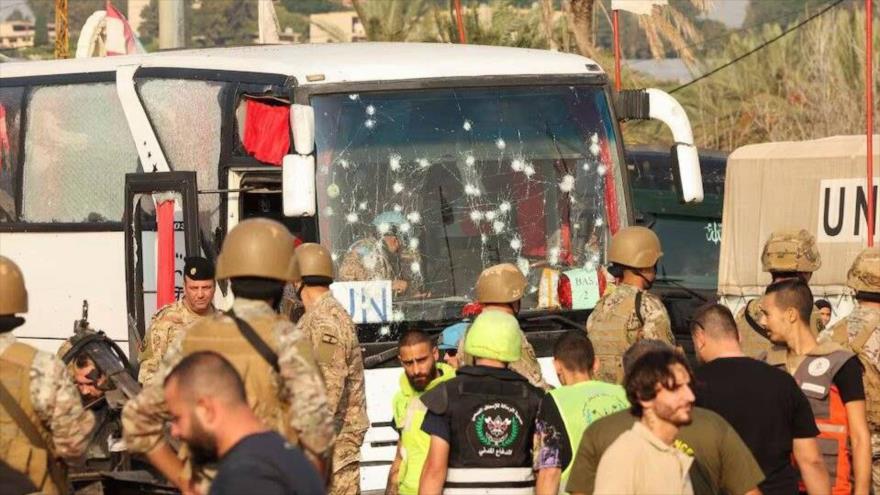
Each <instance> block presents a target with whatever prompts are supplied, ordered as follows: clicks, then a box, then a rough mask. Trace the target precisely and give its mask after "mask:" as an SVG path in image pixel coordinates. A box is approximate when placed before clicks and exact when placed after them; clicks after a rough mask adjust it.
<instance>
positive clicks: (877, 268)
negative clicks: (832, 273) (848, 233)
mask: <svg viewBox="0 0 880 495" xmlns="http://www.w3.org/2000/svg"><path fill="white" fill-rule="evenodd" d="M846 285H848V286H850V287H851V288H853V290H855V291H856V292H872V293H874V294H880V248H876V247H874V248H868V249H865V250H864V251H862V252H861V253H859V255H858V256H856V260H855V261H853V264H852V266H851V267H850V269H849V272H847V274H846Z"/></svg>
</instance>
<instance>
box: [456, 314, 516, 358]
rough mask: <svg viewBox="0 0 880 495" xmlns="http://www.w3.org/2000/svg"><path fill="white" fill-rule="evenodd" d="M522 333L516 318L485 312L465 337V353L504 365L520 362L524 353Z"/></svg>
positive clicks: (475, 321)
mask: <svg viewBox="0 0 880 495" xmlns="http://www.w3.org/2000/svg"><path fill="white" fill-rule="evenodd" d="M521 333H522V331H521V330H520V328H519V322H518V321H517V320H516V318H515V317H513V316H512V315H509V314H507V313H504V312H501V311H485V312H483V313H482V314H480V316H478V317H477V318H476V319H475V320H474V322H473V324H471V327H470V328H469V329H468V331H467V334H465V337H464V352H466V353H468V354H470V355H471V356H474V357H481V358H486V359H495V360H498V361H502V362H504V363H512V362H514V361H518V360H519V358H520V355H521V353H522V350H521V346H522V336H521Z"/></svg>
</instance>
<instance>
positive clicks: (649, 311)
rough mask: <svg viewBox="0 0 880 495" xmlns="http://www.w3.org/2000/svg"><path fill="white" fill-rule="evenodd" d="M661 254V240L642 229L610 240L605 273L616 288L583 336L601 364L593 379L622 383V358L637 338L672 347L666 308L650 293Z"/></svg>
mask: <svg viewBox="0 0 880 495" xmlns="http://www.w3.org/2000/svg"><path fill="white" fill-rule="evenodd" d="M661 256H663V251H662V250H661V247H660V239H658V238H657V234H655V233H654V232H653V231H651V230H650V229H647V228H645V227H626V228H624V229H621V230H620V232H618V233H617V234H615V235H614V237H613V238H612V239H611V247H610V249H609V250H608V261H609V262H610V263H611V266H609V267H608V273H610V274H611V275H612V276H613V277H614V278H615V279H616V280H617V282H618V285H617V287H616V288H615V289H614V291H612V292H609V293H606V294H605V295H604V296H602V298H601V299H599V302H598V303H596V307H595V308H594V309H593V312H592V313H590V317H589V318H588V319H587V335H588V336H589V337H590V340H591V341H592V342H593V346H594V347H595V350H596V358H597V359H598V360H599V371H598V373H597V379H599V380H602V381H606V382H611V383H620V382H622V381H623V363H622V361H621V356H623V353H624V352H625V351H626V350H627V349H628V348H629V347H630V346H631V345H632V344H634V343H636V342H638V341H639V340H641V339H657V340H661V341H663V342H667V343H669V344H675V337H674V336H673V335H672V324H671V323H670V322H669V315H668V314H667V313H666V307H664V306H663V302H662V301H660V298H658V297H657V296H655V295H653V294H651V293H650V292H648V289H650V288H651V285H653V283H654V279H655V278H656V277H657V268H656V267H657V261H659V260H660V257H661Z"/></svg>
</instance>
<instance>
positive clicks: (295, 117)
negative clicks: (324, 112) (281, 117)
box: [290, 104, 315, 155]
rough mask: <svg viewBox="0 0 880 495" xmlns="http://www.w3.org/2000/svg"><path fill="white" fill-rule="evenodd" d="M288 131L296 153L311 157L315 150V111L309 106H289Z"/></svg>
mask: <svg viewBox="0 0 880 495" xmlns="http://www.w3.org/2000/svg"><path fill="white" fill-rule="evenodd" d="M290 130H291V132H292V133H293V148H294V149H295V150H296V152H297V153H298V154H300V155H311V154H312V152H313V151H314V150H315V109H313V108H312V107H310V106H309V105H299V104H293V105H291V106H290Z"/></svg>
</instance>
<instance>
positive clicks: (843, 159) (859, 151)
mask: <svg viewBox="0 0 880 495" xmlns="http://www.w3.org/2000/svg"><path fill="white" fill-rule="evenodd" d="M878 150H880V136H877V135H875V136H874V160H878V154H877V153H878ZM866 152H867V143H866V142H865V137H864V136H835V137H829V138H824V139H817V140H813V141H799V142H784V143H764V144H757V145H750V146H744V147H742V148H739V149H737V150H736V151H734V152H733V153H732V154H731V155H730V158H729V160H728V164H727V176H726V179H725V197H724V212H723V220H722V224H723V226H724V228H723V233H722V238H721V256H720V260H719V273H718V293H719V296H720V297H721V298H722V299H723V300H726V302H728V303H729V305H731V306H739V305H741V304H743V303H744V302H745V300H747V299H751V298H754V297H758V296H760V295H761V294H763V293H764V288H765V287H766V286H767V285H768V284H769V283H770V274H769V273H766V272H764V271H763V270H762V266H761V252H762V249H763V246H764V243H765V242H766V241H767V239H768V237H769V236H770V234H771V233H772V232H774V231H777V230H783V229H806V230H807V231H809V232H810V233H811V234H813V235H814V236H815V237H816V242H817V245H818V248H819V254H820V256H821V259H822V266H821V267H820V268H819V270H818V271H816V272H814V273H813V276H812V278H811V279H810V287H811V289H812V290H813V295H814V296H815V297H824V298H826V299H829V300H830V301H831V303H832V304H833V305H835V314H846V312H847V308H848V307H849V306H851V305H852V301H851V298H850V295H849V292H850V291H849V289H847V287H846V273H847V270H848V269H849V266H850V264H851V263H852V261H853V260H854V259H855V257H856V255H857V254H858V253H859V251H861V250H862V249H863V248H864V246H865V245H866V243H867V194H866V183H867V181H866V177H865V160H866ZM875 173H876V172H875ZM878 182H880V177H878V176H877V175H875V176H874V179H873V183H874V191H877V183H878ZM875 194H876V193H875ZM875 225H876V216H875ZM874 232H875V234H874V235H875V242H876V240H877V233H876V232H877V231H876V228H875V231H874Z"/></svg>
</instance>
